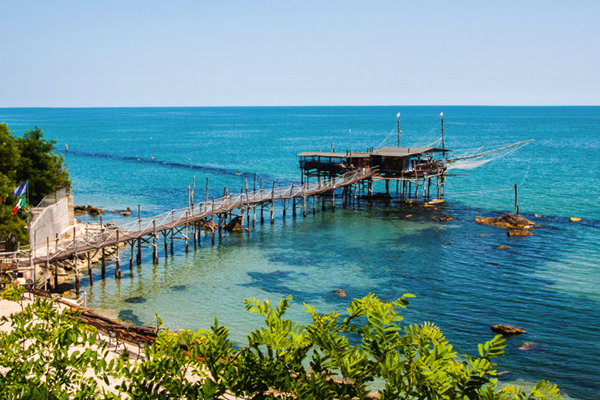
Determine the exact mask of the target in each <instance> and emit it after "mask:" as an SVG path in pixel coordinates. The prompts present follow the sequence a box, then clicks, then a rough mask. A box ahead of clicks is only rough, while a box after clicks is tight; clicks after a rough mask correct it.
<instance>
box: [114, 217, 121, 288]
mask: <svg viewBox="0 0 600 400" xmlns="http://www.w3.org/2000/svg"><path fill="white" fill-rule="evenodd" d="M116 246H117V262H116V268H115V278H117V279H121V275H123V274H122V273H121V259H120V258H119V230H118V229H117V244H116Z"/></svg>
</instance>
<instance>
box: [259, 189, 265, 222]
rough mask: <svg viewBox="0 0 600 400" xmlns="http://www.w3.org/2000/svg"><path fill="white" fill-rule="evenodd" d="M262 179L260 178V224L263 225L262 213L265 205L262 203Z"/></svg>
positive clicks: (263, 217)
mask: <svg viewBox="0 0 600 400" xmlns="http://www.w3.org/2000/svg"><path fill="white" fill-rule="evenodd" d="M262 183H263V182H262V178H260V192H259V193H260V200H261V203H260V223H261V224H264V223H265V216H264V215H263V212H264V210H265V203H264V202H263V201H262V200H263V186H262Z"/></svg>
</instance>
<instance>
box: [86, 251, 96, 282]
mask: <svg viewBox="0 0 600 400" xmlns="http://www.w3.org/2000/svg"><path fill="white" fill-rule="evenodd" d="M86 258H87V266H88V276H89V277H90V286H94V276H93V274H92V262H91V260H90V253H89V252H88V253H87V254H86Z"/></svg>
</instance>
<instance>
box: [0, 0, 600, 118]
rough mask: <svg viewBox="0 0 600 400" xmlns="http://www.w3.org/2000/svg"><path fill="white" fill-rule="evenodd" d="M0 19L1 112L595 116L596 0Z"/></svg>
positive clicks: (8, 6)
mask: <svg viewBox="0 0 600 400" xmlns="http://www.w3.org/2000/svg"><path fill="white" fill-rule="evenodd" d="M0 15H2V28H1V29H0V54H1V57H2V62H1V63H0V107H96V106H255V105H267V106H278V105H428V104H436V105H445V104H459V105H599V104H600V73H599V71H600V22H599V20H600V1H598V0H593V1H591V0H590V1H578V0H570V1H567V0H565V1H526V0H521V1H512V0H507V1H481V0H478V1H415V0H411V1H378V0H370V1H367V0H364V1H352V0H344V1H324V0H320V1H312V0H299V1H285V0H277V1H227V0H223V1H212V2H205V1H175V0H174V1H151V0H145V1H123V0H121V1H112V0H108V1H107V0H103V1H81V0H79V1H60V0H59V1H47V0H44V1H41V0H40V1H27V0H14V1H10V0H4V1H2V2H1V3H0Z"/></svg>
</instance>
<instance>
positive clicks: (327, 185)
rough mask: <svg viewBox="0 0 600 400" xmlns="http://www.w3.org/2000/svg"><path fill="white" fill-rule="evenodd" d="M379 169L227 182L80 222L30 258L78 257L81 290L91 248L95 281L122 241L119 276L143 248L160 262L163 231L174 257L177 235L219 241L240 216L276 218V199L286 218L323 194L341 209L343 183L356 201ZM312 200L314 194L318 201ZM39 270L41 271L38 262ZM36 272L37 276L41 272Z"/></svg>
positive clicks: (347, 198) (249, 220) (34, 261)
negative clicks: (134, 215)
mask: <svg viewBox="0 0 600 400" xmlns="http://www.w3.org/2000/svg"><path fill="white" fill-rule="evenodd" d="M376 174H377V169H376V168H370V167H369V168H361V169H357V170H354V171H349V172H346V173H344V174H343V175H341V176H337V177H330V178H323V179H320V180H319V181H318V182H316V183H315V182H313V183H308V182H306V183H303V184H300V185H295V184H292V185H291V186H290V187H287V188H282V187H281V186H279V185H278V184H276V183H273V185H272V187H270V188H268V189H265V188H263V187H262V181H261V182H260V186H259V187H258V188H257V187H256V185H254V186H255V187H252V188H250V187H248V182H247V181H246V184H245V186H244V187H243V188H240V190H239V192H238V193H236V194H233V193H229V192H228V189H227V188H225V189H224V192H225V193H224V196H223V197H220V198H218V199H214V198H213V199H210V200H209V199H208V195H207V197H206V199H205V201H203V202H201V203H200V204H197V205H193V204H192V202H190V205H189V206H188V207H186V208H184V209H178V210H171V211H170V212H167V213H163V214H160V215H157V216H154V217H150V218H141V216H140V215H139V213H138V219H137V220H135V221H132V222H130V223H128V224H125V225H121V226H114V225H111V226H107V225H102V224H101V226H100V229H99V230H96V231H94V232H87V231H86V232H85V234H81V233H80V234H79V235H78V234H77V231H76V229H75V228H74V229H73V238H72V240H71V241H68V242H66V243H65V242H64V241H62V242H60V243H59V240H58V239H56V241H55V242H54V243H51V242H50V240H49V239H48V240H47V248H46V249H45V251H43V250H42V249H40V251H39V253H45V254H40V255H39V256H36V252H34V253H33V256H31V257H30V260H28V261H29V263H28V264H30V266H32V267H33V266H34V265H41V266H43V269H44V270H45V271H46V273H47V271H48V270H49V268H50V265H51V264H52V263H56V262H57V261H59V260H65V259H69V258H73V259H74V261H73V264H74V265H73V267H74V270H75V290H76V292H77V293H78V292H79V281H80V277H81V276H80V271H79V268H78V267H77V260H78V256H79V255H82V254H85V258H87V262H88V274H89V279H90V284H91V285H93V276H92V266H91V259H92V258H93V257H95V256H96V255H97V254H98V253H99V252H100V253H101V255H102V257H101V261H100V268H101V276H102V278H104V277H105V275H106V256H105V249H106V248H109V247H115V246H116V253H115V254H114V256H116V257H115V258H116V261H115V263H116V268H115V277H116V278H120V277H121V276H122V273H121V265H122V263H123V262H124V261H125V262H128V263H129V266H130V267H133V264H134V259H135V263H136V264H141V262H142V248H150V249H151V251H152V261H153V263H158V259H159V246H160V243H159V242H160V241H161V240H160V239H161V238H160V236H162V242H163V243H162V244H163V246H164V253H163V254H164V257H165V258H168V257H169V253H171V255H172V254H173V251H174V240H183V241H184V242H185V251H186V252H188V251H189V247H190V245H193V246H194V248H197V246H199V244H200V232H201V230H205V231H206V230H208V232H209V234H210V235H211V236H212V243H214V242H215V237H216V236H219V237H220V236H221V235H222V231H223V230H224V227H225V226H226V225H227V224H228V223H230V222H231V221H232V220H233V219H234V218H237V221H236V222H238V223H239V224H241V229H238V230H241V231H245V230H250V229H252V228H253V227H254V226H255V224H256V219H257V214H259V216H258V218H260V222H261V223H263V222H264V220H265V213H266V214H268V218H269V219H270V222H271V224H273V223H274V222H275V217H274V214H275V209H276V205H278V206H279V207H280V208H281V209H282V213H283V218H284V219H285V217H286V214H287V212H289V211H291V213H292V216H293V217H296V216H297V214H298V213H302V215H303V217H306V216H307V213H308V210H309V208H312V212H313V213H315V212H316V207H317V206H318V200H321V207H322V209H323V210H324V209H325V207H326V203H330V206H331V207H332V209H335V206H336V201H335V196H336V190H338V189H342V205H343V206H347V205H350V204H353V203H354V202H355V201H359V199H358V188H359V185H361V184H362V183H363V182H364V181H365V180H369V181H371V180H372V178H373V176H374V175H376ZM207 193H208V191H207ZM310 200H312V206H311V204H310V203H311V201H310ZM159 235H160V236H159ZM53 245H54V246H53ZM123 245H125V248H123ZM52 247H54V248H52ZM127 247H129V249H128V250H129V251H126V249H127ZM161 253H162V252H161ZM33 270H34V271H35V268H33ZM54 270H55V271H56V268H55V269H54ZM33 278H34V280H35V277H33ZM46 279H47V278H45V280H46ZM54 279H55V282H54V284H55V286H57V285H58V281H57V280H58V278H57V274H56V273H55V274H54Z"/></svg>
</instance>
